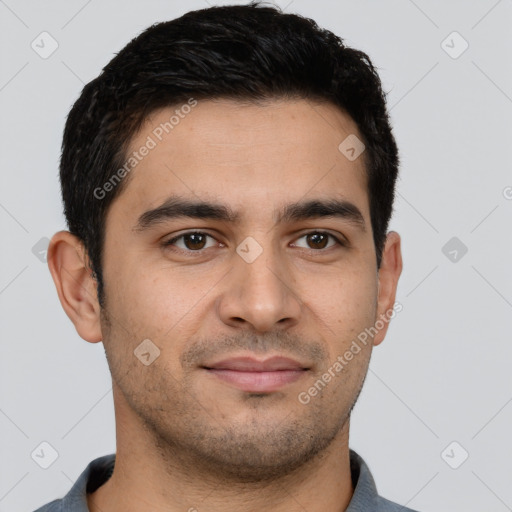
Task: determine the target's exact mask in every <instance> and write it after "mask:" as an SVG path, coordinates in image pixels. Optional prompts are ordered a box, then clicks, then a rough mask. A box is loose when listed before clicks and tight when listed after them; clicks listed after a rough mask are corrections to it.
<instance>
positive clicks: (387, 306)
mask: <svg viewBox="0 0 512 512" xmlns="http://www.w3.org/2000/svg"><path fill="white" fill-rule="evenodd" d="M401 273H402V250H401V244H400V235H399V234H398V233H396V232H395V231H390V232H389V233H388V235H387V237H386V244H385V246H384V250H383V251H382V259H381V265H380V268H379V288H378V290H379V291H378V305H377V318H376V319H375V320H376V324H377V322H378V323H379V326H382V328H381V329H379V330H378V332H377V334H376V335H375V337H374V339H373V345H374V346H377V345H379V344H380V343H382V341H383V340H384V337H385V336H386V332H387V330H388V326H389V321H390V320H391V315H392V316H394V312H395V308H394V306H395V297H396V288H397V286H398V279H399V278H400V274H401Z"/></svg>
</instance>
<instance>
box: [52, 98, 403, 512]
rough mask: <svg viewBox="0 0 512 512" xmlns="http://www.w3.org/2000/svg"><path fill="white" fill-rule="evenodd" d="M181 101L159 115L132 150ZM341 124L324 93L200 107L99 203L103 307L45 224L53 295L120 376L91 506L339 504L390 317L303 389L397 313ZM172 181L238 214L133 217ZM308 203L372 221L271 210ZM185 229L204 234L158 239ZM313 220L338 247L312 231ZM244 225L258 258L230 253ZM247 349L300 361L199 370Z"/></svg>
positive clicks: (75, 252) (391, 269)
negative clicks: (333, 371)
mask: <svg viewBox="0 0 512 512" xmlns="http://www.w3.org/2000/svg"><path fill="white" fill-rule="evenodd" d="M174 110H175V107H173V108H169V109H163V110H160V111H157V112H154V113H153V114H152V115H151V116H150V117H149V118H148V120H147V122H146V123H145V125H144V126H143V128H142V129H141V131H140V132H139V133H138V134H137V136H136V137H135V138H134V139H133V140H132V141H131V150H136V149H137V148H140V146H142V145H143V144H144V142H145V141H146V139H147V136H148V135H150V134H151V133H152V130H154V129H155V127H157V126H158V125H159V124H160V123H161V122H164V121H166V120H168V119H169V117H170V116H171V115H172V113H173V112H174ZM349 134H358V130H357V127H356V125H355V124H354V123H353V121H352V120H351V119H350V118H349V117H348V116H347V115H346V114H344V113H343V112H341V111H340V110H339V109H338V108H337V107H335V106H334V105H331V104H326V103H324V104H316V103H315V104H313V103H311V102H309V101H305V100H296V101H292V100H282V101H277V100H272V101H268V102H267V103H265V104H261V105H247V104H243V105H242V104H240V103H236V102H234V101H231V100H217V101H211V100H209V101H201V102H199V103H198V104H197V106H195V107H194V108H193V110H192V111H191V112H190V113H189V114H188V115H187V116H185V118H184V119H181V120H180V123H179V125H177V126H175V127H174V129H173V130H172V131H171V132H170V133H169V134H168V135H167V136H165V137H164V138H163V140H162V141H161V142H159V144H158V145H157V146H156V147H155V148H154V149H152V150H151V151H150V152H149V154H148V155H147V156H146V157H145V158H144V159H143V160H142V161H141V162H140V163H139V164H138V165H137V166H136V168H134V169H133V170H132V171H131V174H130V178H129V182H128V183H127V187H126V189H125V190H123V192H122V193H121V194H120V195H119V197H117V198H116V200H115V201H114V202H113V203H112V205H111V207H110V209H109V211H108V214H107V218H106V241H105V248H104V261H103V265H104V266H103V275H104V282H105V293H106V307H105V310H102V309H101V308H100V306H99V304H98V301H97V298H96V282H95V281H94V279H93V278H92V276H91V272H90V270H89V269H88V267H87V257H86V252H85V250H84V247H83V245H82V244H81V243H80V241H79V240H78V239H76V238H75V237H74V236H72V235H71V234H70V233H69V232H67V231H61V232H58V233H56V234H55V235H54V236H53V238H52V240H51V244H50V247H49V252H48V255H49V257H48V261H49V267H50V271H51V273H52V276H53V279H54V281H55V284H56V287H57V291H58V294H59V298H60V301H61V303H62V306H63V308H64V310H65V311H66V313H67V315H68V316H69V318H70V319H71V321H72V322H73V323H74V325H75V327H76V330H77V332H78V334H79V335H80V336H81V337H82V338H83V339H85V340H86V341H88V342H90V343H97V342H99V341H103V344H104V347H105V352H106V355H107V359H108V363H109V367H110V370H111V373H112V383H113V387H112V389H113V397H114V407H115V417H116V435H117V451H116V465H115V470H114V473H113V475H112V477H111V478H110V479H109V480H108V481H107V482H106V483H105V484H104V485H103V486H101V487H100V488H99V489H98V490H97V491H96V492H95V493H93V494H91V495H88V504H89V508H90V510H91V511H94V512H95V511H98V512H100V511H102V512H106V511H108V512H117V511H123V512H131V511H136V510H137V511H138V510H153V511H164V510H165V511H178V510H181V511H187V510H188V511H193V510H199V511H200V510H208V511H209V512H216V511H226V510H237V511H256V510H258V511H260V510H269V511H270V510H272V511H273V512H280V511H284V510H286V511H299V510H301V511H303V510H308V512H316V511H320V510H321V511H322V512H325V511H332V512H334V511H343V510H345V509H346V507H347V506H348V504H349V502H350V499H351V497H352V494H353V485H352V481H351V475H350V465H349V449H348V440H349V424H350V421H349V418H350V411H351V410H352V407H353V406H354V404H355V402H356V400H357V397H358V395H359V392H360V390H361V387H362V385H363V382H364V378H365V376H366V373H367V370H368V364H369V360H370V355H371V351H372V345H378V344H379V343H381V341H382V340H383V339H384V336H385V334H386V328H387V322H386V323H385V326H384V328H383V329H381V330H380V331H379V332H378V334H377V335H376V336H375V337H374V338H373V340H371V342H369V343H368V344H367V345H366V346H364V345H361V349H362V350H361V351H360V352H359V353H358V354H357V355H355V356H354V358H353V359H352V360H351V361H350V362H349V363H348V364H347V365H346V367H345V368H344V370H343V371H342V372H340V373H339V375H337V376H336V377H335V378H333V379H332V380H331V382H329V383H328V384H327V385H326V386H325V387H324V388H323V389H322V391H321V392H319V393H318V395H317V396H314V397H312V398H311V401H310V402H309V403H308V404H303V403H301V402H300V401H299V400H298V395H299V393H301V392H303V391H307V390H308V389H309V388H310V387H311V386H312V385H313V384H314V383H315V382H316V381H317V380H318V379H319V378H320V377H321V376H322V374H324V373H325V372H326V371H327V370H328V369H329V367H332V365H333V363H334V362H335V361H336V358H337V357H338V356H340V355H343V354H344V353H345V351H346V350H347V349H348V348H349V347H350V346H351V344H352V341H353V340H354V339H356V337H357V335H358V334H359V333H360V332H362V331H364V329H365V328H367V327H370V326H373V325H374V323H375V322H376V320H377V319H378V318H379V316H380V315H382V314H385V313H386V312H387V311H390V310H391V309H392V308H393V304H394V302H395V293H396V287H397V282H398V278H399V276H400V273H401V269H402V260H401V252H400V237H399V236H398V234H397V233H394V232H390V233H388V236H387V241H386V245H385V249H384V252H383V256H382V262H381V266H380V268H379V269H377V265H376V254H375V247H374V243H373V234H372V228H371V222H370V211H369V200H368V193H367V181H366V173H365V168H364V158H363V156H361V157H359V158H357V159H356V160H354V161H352V162H351V161H349V160H348V159H347V158H346V157H345V156H344V155H343V154H342V153H340V151H339V150H338V145H339V144H340V142H341V141H343V140H344V139H345V138H346V137H347V136H348V135H349ZM360 138H361V137H360ZM363 155H364V153H363ZM171 194H174V195H180V196H182V197H185V198H188V199H192V200H205V201H215V202H217V203H223V204H225V205H227V206H229V207H230V208H231V209H233V210H234V211H236V212H239V213H240V220H239V222H238V223H231V222H226V221H219V220H208V219H196V218H186V217H181V218H174V219H167V220H165V221H162V222H160V223H158V224H157V225H155V226H153V227H151V228H149V229H147V230H142V231H137V230H135V229H134V227H135V226H136V224H137V220H138V218H139V216H140V215H141V214H142V213H144V212H145V211H147V210H150V209H152V208H155V207H157V206H159V205H160V204H161V203H163V202H164V201H165V200H166V199H167V198H168V197H169V196H170V195H171ZM311 199H319V200H328V199H342V200H345V201H349V202H350V203H352V204H353V205H354V206H356V207H357V208H358V209H359V211H360V212H361V214H362V217H363V219H364V225H361V224H360V223H356V222H354V221H352V220H350V219H347V218H338V217H324V218H317V219H307V220H300V221H291V222H276V221H275V219H274V217H273V211H274V210H275V209H280V208H282V207H283V206H284V205H285V204H287V203H292V202H296V201H304V200H311ZM191 230H198V231H201V232H204V233H205V234H207V235H210V236H211V238H210V237H203V238H200V239H199V242H198V241H197V240H198V239H197V238H196V239H195V240H193V241H191V240H190V238H188V239H187V238H186V237H185V238H181V239H178V240H177V241H176V242H175V244H174V245H173V246H172V245H171V246H167V247H164V246H163V242H166V241H169V240H171V239H173V238H174V237H177V236H179V235H181V234H183V233H186V232H187V231H191ZM317 231H322V232H325V231H326V232H328V233H329V234H331V235H333V236H335V237H337V238H338V239H339V240H341V241H345V242H344V243H345V245H344V246H342V245H338V244H337V243H336V241H335V239H333V238H330V237H328V238H327V239H325V238H322V237H320V241H319V239H318V238H315V237H313V238H311V236H309V237H308V236H306V235H308V234H311V233H313V234H314V233H315V232H317ZM249 236H250V237H252V238H254V239H255V240H256V241H257V242H258V244H259V245H260V246H261V249H262V251H263V252H262V253H261V254H260V255H259V256H258V257H257V258H256V259H255V260H254V261H253V262H252V263H248V262H247V261H245V260H244V259H243V258H242V257H241V256H240V255H239V254H238V253H237V251H236V248H237V246H239V245H240V244H241V243H242V241H244V239H246V237H249ZM194 251H195V252H194ZM145 339H150V340H151V341H152V343H154V345H155V346H157V347H158V349H159V350H160V355H159V357H158V358H157V359H155V360H154V362H152V363H151V364H150V365H148V366H146V365H144V364H142V363H141V361H140V360H139V359H138V358H137V357H136V356H135V355H134V350H135V349H136V348H137V346H138V345H139V344H140V343H141V342H142V340H145ZM247 354H253V355H254V356H255V357H257V358H259V359H260V360H261V359H266V358H267V357H270V356H273V355H285V356H288V357H292V358H294V359H296V360H298V361H300V362H301V364H303V365H304V367H307V368H308V370H307V371H304V372H303V375H301V377H300V378H299V380H297V381H295V382H292V383H287V384H285V385H284V386H282V387H281V388H279V389H278V390H276V391H272V392H267V393H260V394H255V393H249V392H246V391H242V390H240V389H239V388H237V387H235V386H233V385H231V384H229V383H226V382H224V381H222V380H221V379H219V378H217V377H216V376H215V375H212V374H211V372H208V371H206V370H204V369H203V368H202V367H201V366H202V365H205V364H207V363H211V362H212V361H219V360H221V359H223V358H226V357H228V356H229V357H231V356H238V355H247Z"/></svg>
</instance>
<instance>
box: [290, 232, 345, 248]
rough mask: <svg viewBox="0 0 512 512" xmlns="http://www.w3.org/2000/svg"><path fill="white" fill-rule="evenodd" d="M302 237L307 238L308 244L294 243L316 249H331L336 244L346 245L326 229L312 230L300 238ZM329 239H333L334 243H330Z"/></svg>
mask: <svg viewBox="0 0 512 512" xmlns="http://www.w3.org/2000/svg"><path fill="white" fill-rule="evenodd" d="M300 239H306V246H304V245H299V244H294V245H297V246H298V247H302V248H304V249H313V250H315V251H321V250H323V249H329V248H331V247H333V246H335V245H340V246H343V245H344V244H342V243H341V242H340V241H339V240H338V238H336V237H335V236H334V235H331V233H327V232H325V231H311V232H310V233H306V234H305V235H303V236H301V237H300V238H299V240H300ZM329 239H331V240H333V241H334V243H331V244H330V245H328V243H329Z"/></svg>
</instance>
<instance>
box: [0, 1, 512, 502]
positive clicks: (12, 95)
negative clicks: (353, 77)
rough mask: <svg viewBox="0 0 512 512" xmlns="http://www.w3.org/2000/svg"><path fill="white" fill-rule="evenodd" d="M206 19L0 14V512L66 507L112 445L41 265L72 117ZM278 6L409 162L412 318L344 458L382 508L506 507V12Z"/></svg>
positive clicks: (402, 322)
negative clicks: (175, 31) (362, 468)
mask: <svg viewBox="0 0 512 512" xmlns="http://www.w3.org/2000/svg"><path fill="white" fill-rule="evenodd" d="M226 3H236V2H226ZM238 3H243V2H238ZM207 5H208V4H207V3H206V2H205V1H204V0H197V1H191V2H176V1H156V0H151V1H145V2H131V3H127V2H115V1H113V0H109V1H101V2H100V1H99V0H92V1H91V0H89V1H88V2H87V1H82V0H72V1H69V0H67V1H64V0H60V1H56V0H54V1H47V2H37V1H28V0H27V1H22V0H18V1H15V0H5V1H2V0H0V38H1V42H0V49H1V50H0V51H1V52H2V53H1V67H0V73H1V75H0V106H1V112H2V115H1V118H0V129H1V132H0V140H1V141H2V151H1V152H0V168H1V176H2V186H1V188H0V222H1V229H2V241H3V250H2V251H1V252H0V255H1V266H0V268H1V278H0V314H1V317H2V318H1V334H2V351H1V358H0V384H1V388H0V389H1V392H0V439H1V455H0V511H20V512H23V511H31V510H33V509H34V508H36V507H37V506H39V505H42V504H43V503H46V502H48V501H50V500H52V499H55V498H57V497H61V496H62V495H64V494H65V493H66V492H67V491H68V490H69V488H70V487H71V485H72V483H73V482H74V481H75V479H76V478H77V477H78V476H79V474H80V473H81V472H82V471H83V469H84V468H85V466H86V465H87V464H88V463H89V461H90V460H92V459H93V458H95V457H98V456H100V455H104V454H107V453H112V452H113V451H114V450H115V432H114V417H113V404H112V393H111V382H110V375H109V372H108V367H107V364H106V361H105V357H104V352H103V346H102V344H96V345H92V344H89V343H86V342H85V341H83V340H82V339H81V338H80V337H79V336H78V335H77V334H76V332H75V330H74V327H73V325H72V324H71V322H70V321H69V320H68V318H67V317H66V315H65V314H64V312H63V310H62V308H61V306H60V303H59V302H58V298H57V294H56V291H55V288H54V285H53V282H52V280H51V277H50V273H49V271H48V268H47V265H46V263H44V262H42V261H40V259H39V258H38V257H36V255H34V254H33V252H32V248H33V247H34V246H35V245H36V244H38V243H40V244H44V242H39V241H40V239H41V238H44V237H47V238H50V237H51V236H52V234H53V233H54V232H55V231H58V230H60V229H63V228H64V227H65V224H64V219H63V216H62V214H61V204H60V191H59V184H58V179H57V176H58V175H57V173H58V158H59V154H60V143H61V137H62V129H63V126H64V121H65V117H66V115H67V113H68V111H69V109H70V107H71V104H72V102H74V101H75V99H76V98H77V97H78V95H79V93H80V91H81V89H82V87H83V85H84V84H85V83H87V82H88V81H90V80H91V79H93V78H94V77H96V76H97V75H98V73H99V72H100V70H101V68H102V67H103V66H104V65H105V64H106V63H107V62H108V61H109V60H110V59H111V58H112V57H113V55H114V53H115V52H117V51H119V50H120V49H121V48H122V47H123V46H124V45H125V44H126V43H127V42H128V41H129V40H130V39H131V38H132V37H134V36H135V35H136V34H138V33H139V32H140V31H141V30H143V29H144V28H146V27H147V26H149V25H150V24H152V23H154V22H156V21H163V20H168V19H172V18H175V17H177V16H179V15H181V14H183V13H184V12H186V11H188V10H192V9H196V8H204V7H207ZM279 5H280V6H281V7H282V8H286V11H287V12H297V13H300V14H303V15H306V16H308V17H311V18H313V19H315V20H316V21H317V22H318V23H319V24H320V25H321V26H324V27H325V28H328V29H330V30H332V31H334V32H335V33H336V34H338V35H340V36H341V37H343V38H345V39H346V42H347V43H348V44H350V45H352V46H355V47H357V48H360V49H362V50H364V51H366V52H367V53H368V54H369V55H370V57H371V58H372V59H373V61H374V63H375V64H376V65H377V66H378V67H379V69H380V73H381V76H382V78H383V81H384V85H385V88H386V90H387V91H389V106H390V108H391V116H392V121H393V125H394V130H395V135H396V138H397V141H398V144H399V147H400V151H401V159H402V165H401V179H400V181H399V184H398V198H397V202H396V213H395V216H394V218H393V220H392V223H391V227H392V229H394V230H397V231H398V232H399V233H401V235H402V237H403V254H404V261H405V265H404V272H403V275H402V278H401V281H400V285H399V289H398V297H397V300H399V301H400V302H401V303H402V305H403V311H402V312H401V313H399V314H398V316H397V317H396V318H395V319H394V320H393V322H392V325H391V328H390V331H389V334H388V336H387V338H386V340H385V341H384V343H383V344H382V345H380V346H379V347H377V348H376V349H375V350H374V353H373V356H372V361H371V365H370V372H369V374H368V377H367V380H366V384H365V388H364V390H363V393H362V394H361V396H360V399H359V402H358V404H357V405H356V407H355V410H354V414H353V417H352V428H351V442H350V445H351V447H352V448H354V449H355V450H356V451H358V452H359V453H360V454H361V455H362V456H363V457H364V458H365V459H366V461H367V462H368V464H369V466H370V468H371V470H372V471H373V474H374V476H375V479H376V482H377V486H378V489H379V491H380V492H381V493H382V494H383V495H385V496H386V497H388V498H389V499H392V500H396V501H397V502H399V503H402V504H405V503H407V504H408V505H409V506H410V507H412V508H416V509H419V510H421V511H424V512H429V511H432V512H433V511H462V510H464V511H467V512H471V511H481V510H485V511H486V512H490V511H496V512H501V511H506V510H512V487H511V486H510V481H511V477H512V443H511V440H510V432H511V420H512V404H511V403H510V402H511V401H512V389H511V387H512V386H511V372H510V361H511V355H512V345H511V343H510V341H511V339H510V338H511V327H512V325H511V321H510V318H511V313H512V310H511V308H512V279H511V273H510V262H511V260H512V234H511V225H512V223H511V220H512V200H511V199H512V188H511V187H512V173H511V168H510V158H509V149H508V148H509V147H510V140H511V135H512V133H511V132H512V129H511V125H510V122H509V119H510V117H511V115H512V99H511V98H512V71H511V46H512V35H511V33H512V31H511V30H510V28H511V22H512V4H511V2H510V0H501V1H496V0H481V1H472V2H467V1H451V2H445V1H440V0H439V1H430V2H427V1H421V0H416V1H412V0H386V1H381V2H377V1H369V0H365V1H355V0H354V1H339V0H338V1H334V0H332V1H329V0H316V1H314V2H307V1H305V0H302V1H301V0H293V1H291V2H290V1H289V0H285V1H283V2H279ZM43 31H47V32H49V33H50V34H51V36H52V37H53V38H54V39H55V40H56V41H57V42H58V45H59V47H58V49H57V50H56V51H55V52H54V53H53V54H52V55H51V56H50V57H49V58H47V59H42V58H41V57H40V56H39V55H38V54H37V53H36V52H35V51H34V50H33V49H32V48H31V42H32V41H33V40H34V39H36V38H37V37H38V36H39V34H40V33H41V32H43ZM453 31H457V32H458V33H459V34H460V36H462V38H464V40H466V41H467V42H468V43H469V48H468V49H467V50H466V51H465V52H464V53H463V54H462V55H460V56H459V57H458V58H452V57H451V56H450V55H448V53H447V52H446V51H445V49H447V50H448V51H449V52H451V53H452V54H456V53H458V52H459V51H460V50H461V49H462V48H463V46H462V45H463V44H464V43H463V41H462V40H461V39H460V38H459V36H451V37H450V38H448V39H447V40H446V38H447V36H449V34H451V33H452V32H453ZM444 40H446V42H445V43H444V48H445V49H443V47H442V42H443V41H444ZM36 42H37V39H36ZM40 44H41V43H40ZM450 47H451V48H450ZM46 48H48V46H46ZM454 236H455V237H457V238H458V239H459V240H460V241H461V242H463V243H464V244H465V245H466V246H467V248H468V252H467V254H465V255H464V256H462V257H461V252H460V251H459V252H458V260H457V261H456V262H453V261H451V260H450V259H449V258H448V257H447V256H445V254H444V253H443V252H442V247H443V246H444V245H445V244H446V242H448V240H450V239H451V238H452V237H454ZM36 247H38V246H37V245H36ZM449 256H450V255H449ZM450 257H453V253H452V255H451V256H450ZM43 441H46V442H48V443H50V444H51V445H52V446H53V447H54V448H55V449H56V451H57V452H58V458H57V460H55V462H54V463H53V464H52V465H51V466H50V467H49V468H48V469H46V470H45V469H42V468H41V467H40V466H39V465H38V464H36V462H35V461H34V460H33V459H32V458H31V453H33V451H34V450H36V448H38V447H39V446H40V443H41V442H43ZM453 441H456V442H457V443H459V444H458V445H456V446H455V448H454V449H453V451H452V449H451V448H450V449H449V450H448V451H447V452H444V453H445V455H444V457H443V456H442V453H443V451H444V450H445V448H446V447H447V446H448V445H450V443H452V442H453ZM452 448H453V446H452ZM463 450H465V451H467V452H468V454H469V457H468V459H467V460H466V461H465V462H464V463H463V464H462V465H460V466H459V467H458V469H452V468H451V467H450V466H449V465H448V464H447V462H446V461H449V462H450V463H451V464H452V465H457V464H459V463H460V461H461V460H462V458H463V455H464V451H463ZM46 453H47V454H48V451H46Z"/></svg>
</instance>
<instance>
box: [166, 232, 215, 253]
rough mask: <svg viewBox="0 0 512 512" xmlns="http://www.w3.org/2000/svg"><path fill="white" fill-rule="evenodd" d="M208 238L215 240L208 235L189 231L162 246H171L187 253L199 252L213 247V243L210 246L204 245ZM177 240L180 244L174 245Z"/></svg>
mask: <svg viewBox="0 0 512 512" xmlns="http://www.w3.org/2000/svg"><path fill="white" fill-rule="evenodd" d="M208 238H211V239H212V240H215V239H214V238H213V237H212V236H211V235H209V234H208V233H203V232H202V231H190V232H189V233H183V234H181V235H179V236H176V237H174V238H171V239H170V240H167V241H166V242H164V244H163V245H164V247H168V246H171V245H173V246H176V247H178V249H181V250H183V251H188V252H199V251H201V250H202V249H208V247H213V246H214V245H215V243H213V244H212V245H209V246H207V245H206V244H207V239H208ZM178 240H179V241H180V242H179V243H176V242H178Z"/></svg>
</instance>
